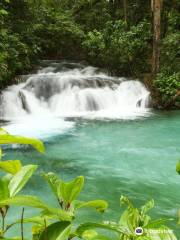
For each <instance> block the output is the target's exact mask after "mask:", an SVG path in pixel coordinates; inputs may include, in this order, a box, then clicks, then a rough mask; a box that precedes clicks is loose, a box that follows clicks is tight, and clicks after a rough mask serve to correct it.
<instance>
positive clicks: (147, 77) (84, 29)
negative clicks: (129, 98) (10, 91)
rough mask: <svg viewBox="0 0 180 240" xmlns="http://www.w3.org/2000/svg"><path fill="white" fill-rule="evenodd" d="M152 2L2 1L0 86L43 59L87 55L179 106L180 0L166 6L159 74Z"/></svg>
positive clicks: (163, 101) (159, 103)
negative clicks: (144, 84)
mask: <svg viewBox="0 0 180 240" xmlns="http://www.w3.org/2000/svg"><path fill="white" fill-rule="evenodd" d="M156 2H160V0H156ZM161 2H162V1H161ZM152 3H153V0H148V1H144V0H136V1H135V0H109V1H107V0H98V1H97V0H88V1H87V0H76V1H75V0H61V1H58V0H56V1H55V0H38V1H37V0H28V1H27V0H2V1H1V2H0V87H1V88H3V87H5V86H7V85H8V84H10V83H12V79H14V77H15V76H17V75H18V74H22V73H24V72H26V71H29V70H30V69H32V66H34V65H36V64H37V60H38V59H61V58H66V59H75V60H85V61H88V62H89V63H90V64H92V65H96V66H99V67H103V68H106V69H108V70H109V71H110V72H111V73H113V74H119V75H121V76H122V75H123V76H133V77H138V78H140V79H142V80H143V81H145V83H146V85H147V86H148V87H149V88H150V89H151V90H152V95H153V96H154V99H155V100H156V101H155V105H156V106H163V107H171V106H176V107H178V106H180V101H179V95H180V72H179V69H180V61H179V54H180V47H179V44H178V43H179V39H180V32H179V30H178V29H179V23H180V14H179V8H180V2H179V1H178V0H173V1H169V0H164V1H163V6H161V8H162V9H161V39H160V44H159V43H158V46H157V47H158V48H159V51H160V68H158V72H156V73H155V74H153V73H152V70H151V69H152V66H151V65H152V62H153V59H152V55H153V54H152V52H153V36H154V34H155V33H154V31H153V20H152V19H153V17H152V8H151V4H152ZM10 80H11V81H10Z"/></svg>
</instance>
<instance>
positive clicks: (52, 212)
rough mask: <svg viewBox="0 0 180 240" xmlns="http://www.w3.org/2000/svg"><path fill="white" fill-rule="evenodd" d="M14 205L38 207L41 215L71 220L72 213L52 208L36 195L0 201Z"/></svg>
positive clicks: (0, 203) (2, 203)
mask: <svg viewBox="0 0 180 240" xmlns="http://www.w3.org/2000/svg"><path fill="white" fill-rule="evenodd" d="M6 205H14V206H28V207H33V208H40V209H42V210H43V212H42V217H48V218H54V219H58V220H62V221H71V220H72V215H71V213H69V212H66V211H65V210H61V209H58V208H52V207H50V206H48V205H47V204H46V203H44V202H43V201H41V200H40V199H39V198H38V197H35V196H30V195H18V196H14V197H11V198H7V199H4V200H2V201H0V206H6Z"/></svg>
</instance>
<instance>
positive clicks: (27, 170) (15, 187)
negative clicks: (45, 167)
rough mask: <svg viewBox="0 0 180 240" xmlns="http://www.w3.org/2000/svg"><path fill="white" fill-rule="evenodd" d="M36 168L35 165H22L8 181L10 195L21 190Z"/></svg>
mask: <svg viewBox="0 0 180 240" xmlns="http://www.w3.org/2000/svg"><path fill="white" fill-rule="evenodd" d="M36 169H37V166H36V165H27V166H24V167H22V168H21V170H20V171H19V172H17V173H16V174H15V175H14V176H13V178H12V179H11V180H10V183H9V190H10V196H11V197H12V196H15V195H16V194H17V193H18V192H19V191H21V189H22V188H23V187H24V186H25V184H26V183H27V182H28V180H29V179H30V177H31V176H32V174H33V173H34V171H35V170H36Z"/></svg>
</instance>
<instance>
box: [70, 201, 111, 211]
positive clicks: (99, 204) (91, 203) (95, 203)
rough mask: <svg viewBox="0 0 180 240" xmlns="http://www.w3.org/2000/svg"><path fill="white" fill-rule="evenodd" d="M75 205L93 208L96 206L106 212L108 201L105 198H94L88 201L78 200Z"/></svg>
mask: <svg viewBox="0 0 180 240" xmlns="http://www.w3.org/2000/svg"><path fill="white" fill-rule="evenodd" d="M74 207H75V209H78V208H83V207H91V208H95V209H96V210H97V211H99V212H104V211H105V210H106V209H107V207H108V203H107V202H106V201H104V200H93V201H88V202H83V201H77V202H75V206H74Z"/></svg>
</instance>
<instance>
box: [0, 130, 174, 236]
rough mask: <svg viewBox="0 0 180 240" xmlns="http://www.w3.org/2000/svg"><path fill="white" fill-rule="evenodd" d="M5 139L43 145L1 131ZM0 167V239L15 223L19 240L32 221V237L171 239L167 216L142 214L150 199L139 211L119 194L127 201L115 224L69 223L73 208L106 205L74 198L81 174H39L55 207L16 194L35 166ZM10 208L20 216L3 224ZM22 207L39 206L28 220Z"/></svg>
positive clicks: (101, 209)
mask: <svg viewBox="0 0 180 240" xmlns="http://www.w3.org/2000/svg"><path fill="white" fill-rule="evenodd" d="M10 143H18V144H23V143H24V144H30V145H32V146H33V147H35V148H36V149H37V150H38V151H40V152H44V146H43V144H42V143H41V142H40V141H38V140H35V139H28V138H23V137H19V136H11V135H9V134H8V133H7V132H6V131H4V130H3V129H1V130H0V144H10ZM2 156H3V153H2V150H0V157H1V158H2ZM0 169H1V170H2V171H3V172H4V173H5V174H4V175H3V176H2V177H1V178H0V214H1V219H2V226H1V229H0V238H1V239H4V240H6V239H7V238H6V237H5V235H6V233H7V232H8V230H9V229H10V228H12V227H13V226H14V225H16V224H20V226H21V237H20V238H17V239H22V240H23V239H24V229H23V225H24V224H26V223H31V224H32V225H33V226H32V235H33V240H47V239H48V240H69V239H82V240H110V239H112V238H113V239H115V240H136V239H139V240H154V239H160V240H161V239H162V240H164V239H167V240H168V239H169V240H176V237H175V235H174V234H173V232H171V231H170V229H169V228H167V227H166V226H165V225H164V224H165V221H166V220H164V219H158V220H152V219H151V217H150V216H149V215H148V214H147V213H148V211H149V210H151V209H152V208H153V207H154V201H153V200H151V201H149V202H147V203H146V204H145V205H144V206H142V207H141V208H140V209H137V208H135V207H134V206H133V204H132V203H131V202H130V200H129V199H128V198H127V197H125V196H121V198H120V203H121V205H126V209H125V210H124V212H123V214H122V215H121V216H120V219H119V221H118V222H112V221H106V222H103V223H95V222H84V223H82V224H80V225H77V224H75V223H74V220H75V219H76V218H77V211H79V210H80V209H81V208H94V209H95V210H97V211H98V212H100V213H103V212H104V211H105V210H106V209H107V207H108V203H107V202H106V201H103V200H90V201H79V200H77V198H78V196H79V194H80V192H81V191H82V189H83V187H84V177H83V176H79V177H77V178H75V179H73V180H72V181H69V182H65V181H63V180H62V179H61V178H60V177H59V176H57V175H56V174H55V173H52V172H51V173H42V177H43V178H44V180H45V181H46V182H47V183H48V185H49V187H50V189H51V192H52V193H53V194H54V196H55V198H56V199H57V205H56V206H55V207H54V206H49V205H48V204H47V203H45V202H43V201H42V200H40V199H39V198H38V197H36V196H31V195H20V194H19V193H20V191H21V190H22V189H23V187H24V186H25V185H26V183H27V182H28V181H29V179H30V178H31V176H32V175H33V173H34V172H35V171H36V169H37V166H36V165H26V166H23V165H22V163H21V161H19V160H7V161H2V160H1V161H0ZM177 170H178V168H177ZM11 206H21V207H22V214H21V218H20V219H17V220H16V221H14V222H13V223H11V224H9V225H7V224H6V218H7V213H8V212H9V210H10V208H11ZM25 206H29V207H32V208H38V209H40V210H41V211H40V214H39V215H37V216H33V217H31V218H25V217H24V207H25ZM57 206H58V207H57ZM137 228H141V229H142V230H143V231H144V233H142V236H138V235H137V234H136V232H135V230H136V229H137ZM152 231H153V235H152ZM112 234H113V235H112ZM111 236H113V237H111Z"/></svg>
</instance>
